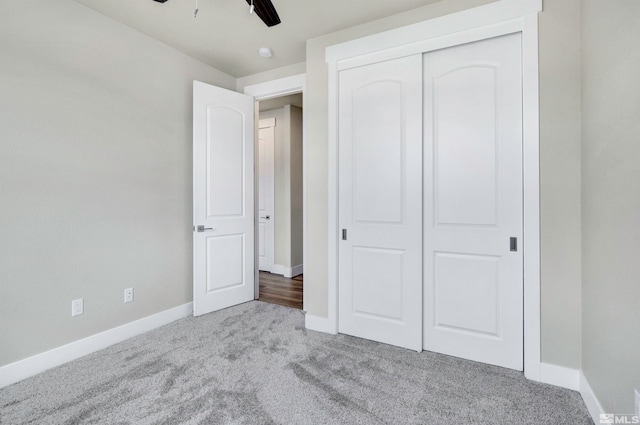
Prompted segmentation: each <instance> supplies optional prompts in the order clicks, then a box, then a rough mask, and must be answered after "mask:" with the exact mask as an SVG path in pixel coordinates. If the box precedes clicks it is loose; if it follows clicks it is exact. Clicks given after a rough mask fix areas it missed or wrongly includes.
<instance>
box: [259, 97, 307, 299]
mask: <svg viewBox="0 0 640 425" xmlns="http://www.w3.org/2000/svg"><path fill="white" fill-rule="evenodd" d="M256 111H258V112H257V115H258V116H257V120H256V122H257V124H258V125H257V137H256V186H255V187H256V206H257V215H256V245H255V246H256V257H257V263H256V264H257V265H258V267H257V268H258V270H259V273H258V285H257V287H256V299H258V300H260V301H264V302H269V303H273V304H279V305H283V306H286V307H291V308H297V309H302V308H303V272H304V260H303V259H304V255H303V254H304V252H303V234H304V228H303V226H304V224H303V223H304V219H303V218H304V205H303V121H302V120H303V95H302V93H301V92H300V93H293V94H288V95H286V96H280V97H274V98H270V99H265V100H258V101H257V107H256Z"/></svg>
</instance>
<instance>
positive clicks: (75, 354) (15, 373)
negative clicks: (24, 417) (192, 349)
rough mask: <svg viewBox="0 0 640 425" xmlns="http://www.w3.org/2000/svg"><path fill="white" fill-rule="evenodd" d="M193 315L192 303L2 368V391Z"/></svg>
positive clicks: (0, 370)
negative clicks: (19, 382) (24, 380)
mask: <svg viewBox="0 0 640 425" xmlns="http://www.w3.org/2000/svg"><path fill="white" fill-rule="evenodd" d="M192 314H193V303H187V304H183V305H181V306H178V307H174V308H171V309H169V310H165V311H161V312H160V313H156V314H154V315H151V316H147V317H144V318H142V319H140V320H136V321H134V322H130V323H127V324H124V325H122V326H118V327H117V328H113V329H109V330H107V331H104V332H100V333H98V334H95V335H91V336H89V337H87V338H83V339H80V340H78V341H74V342H71V343H69V344H66V345H63V346H61V347H57V348H54V349H52V350H49V351H45V352H44V353H40V354H36V355H35V356H32V357H28V358H26V359H24V360H19V361H17V362H15V363H11V364H8V365H6V366H2V367H0V388H4V387H6V386H9V385H11V384H14V383H16V382H18V381H22V380H23V379H26V378H29V377H31V376H34V375H37V374H39V373H41V372H44V371H45V370H48V369H51V368H54V367H56V366H60V365H62V364H65V363H68V362H70V361H72V360H75V359H78V358H80V357H83V356H86V355H87V354H91V353H93V352H95V351H98V350H102V349H103V348H107V347H109V346H110V345H113V344H116V343H118V342H121V341H124V340H126V339H129V338H131V337H134V336H136V335H140V334H143V333H145V332H148V331H150V330H153V329H155V328H158V327H160V326H164V325H166V324H169V323H171V322H174V321H176V320H178V319H182V318H183V317H187V316H190V315H192Z"/></svg>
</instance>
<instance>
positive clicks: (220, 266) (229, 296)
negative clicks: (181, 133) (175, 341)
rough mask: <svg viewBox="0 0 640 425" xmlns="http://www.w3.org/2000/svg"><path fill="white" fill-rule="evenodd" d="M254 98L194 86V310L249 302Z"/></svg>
mask: <svg viewBox="0 0 640 425" xmlns="http://www.w3.org/2000/svg"><path fill="white" fill-rule="evenodd" d="M253 108H254V100H253V98H252V97H251V96H247V95H244V94H240V93H236V92H232V91H229V90H225V89H222V88H219V87H215V86H211V85H208V84H205V83H201V82H199V81H194V83H193V219H194V221H193V223H194V238H193V263H194V270H193V309H194V315H196V316H198V315H201V314H205V313H209V312H211V311H215V310H219V309H222V308H225V307H229V306H232V305H235V304H240V303H243V302H246V301H250V300H253V299H254V258H255V257H254V192H253V186H254V174H253V173H254V171H253V168H254V167H253V161H254V157H253V155H254V143H253V140H254V126H253V125H254V112H253Z"/></svg>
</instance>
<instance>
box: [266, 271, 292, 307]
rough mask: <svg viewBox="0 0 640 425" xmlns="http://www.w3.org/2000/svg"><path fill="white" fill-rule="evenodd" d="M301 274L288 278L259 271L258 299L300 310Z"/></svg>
mask: <svg viewBox="0 0 640 425" xmlns="http://www.w3.org/2000/svg"><path fill="white" fill-rule="evenodd" d="M302 276H303V275H299V276H296V277H294V278H293V279H289V278H286V277H283V276H280V275H277V274H272V273H268V272H260V298H259V300H260V301H264V302H267V303H272V304H278V305H283V306H285V307H291V308H297V309H299V310H302V285H303V277H302Z"/></svg>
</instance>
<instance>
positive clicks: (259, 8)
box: [165, 0, 280, 27]
mask: <svg viewBox="0 0 640 425" xmlns="http://www.w3.org/2000/svg"><path fill="white" fill-rule="evenodd" d="M165 1H166V0H165ZM246 1H247V4H249V5H250V4H251V0H246ZM253 5H254V6H255V13H256V15H258V17H259V18H260V19H262V22H264V23H265V24H266V25H267V26H268V27H272V26H274V25H278V24H279V23H280V17H279V16H278V12H277V11H276V8H275V7H274V6H273V3H271V0H253Z"/></svg>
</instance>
